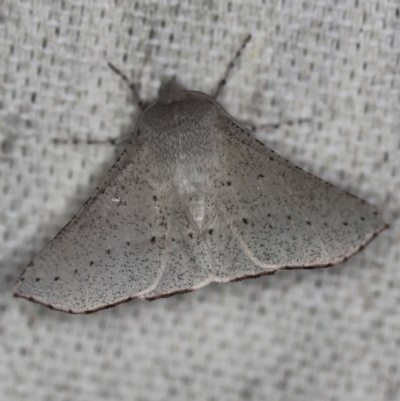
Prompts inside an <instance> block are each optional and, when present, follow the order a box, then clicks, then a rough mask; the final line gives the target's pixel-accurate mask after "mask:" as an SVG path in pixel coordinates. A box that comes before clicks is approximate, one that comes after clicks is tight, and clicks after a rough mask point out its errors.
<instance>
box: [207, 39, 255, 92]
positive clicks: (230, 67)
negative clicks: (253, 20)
mask: <svg viewBox="0 0 400 401" xmlns="http://www.w3.org/2000/svg"><path fill="white" fill-rule="evenodd" d="M250 39H251V34H248V35H247V36H246V38H245V39H244V41H243V43H242V44H241V46H240V47H239V49H238V50H237V52H236V54H235V56H234V57H233V58H232V60H231V61H230V63H229V64H228V67H227V68H226V70H225V74H224V75H223V77H222V78H221V80H220V81H219V82H218V85H217V88H216V90H215V91H214V94H213V95H212V97H213V98H214V99H217V97H218V96H219V94H220V93H221V91H222V89H223V88H224V86H225V85H226V81H227V79H228V75H229V73H230V72H231V70H232V68H233V67H234V66H235V63H236V61H237V60H238V58H239V57H240V56H241V54H242V51H243V49H244V48H245V47H246V45H247V43H248V42H249V41H250Z"/></svg>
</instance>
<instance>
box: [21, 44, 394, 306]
mask: <svg viewBox="0 0 400 401" xmlns="http://www.w3.org/2000/svg"><path fill="white" fill-rule="evenodd" d="M249 39H250V37H248V38H246V40H245V42H244V43H243V45H242V47H241V48H240V50H239V51H238V52H237V54H236V55H235V58H234V59H233V61H232V62H231V63H230V65H229V67H228V68H227V70H226V73H225V76H224V79H222V80H221V81H220V83H219V85H218V86H217V89H216V90H215V91H214V94H213V95H212V96H209V95H207V94H205V93H202V92H197V91H191V90H186V89H184V88H183V87H181V86H180V85H179V84H177V83H176V82H175V81H169V82H168V83H166V84H165V85H163V86H162V87H161V89H160V92H159V97H158V99H157V100H155V101H154V102H153V103H151V104H148V105H146V104H144V103H143V102H141V101H140V98H139V97H138V96H137V90H136V88H135V86H134V85H131V89H132V91H133V93H134V95H135V96H136V100H137V103H138V105H139V106H140V107H141V108H142V110H143V111H142V114H141V116H140V118H139V120H138V121H137V124H136V128H135V130H134V133H133V136H132V139H131V141H130V143H129V144H128V145H127V147H126V149H125V151H124V152H123V153H122V155H121V156H120V158H119V159H118V160H117V162H116V163H115V165H114V166H113V167H112V168H111V170H110V171H109V172H108V174H107V175H106V177H105V178H104V180H103V182H102V183H101V184H100V185H99V187H98V188H97V189H96V190H95V192H94V193H93V195H92V196H91V197H90V198H89V200H88V201H87V202H86V203H85V204H84V206H83V207H82V209H81V210H80V211H79V212H78V214H77V215H76V216H75V217H74V218H73V219H72V220H71V221H70V222H69V223H68V224H67V225H66V226H65V227H64V228H63V229H62V230H61V232H60V233H59V234H58V235H57V236H56V237H55V238H54V239H53V240H52V241H51V242H50V243H49V245H48V246H47V247H46V248H45V249H44V250H43V251H42V252H41V253H40V254H39V255H38V256H36V258H34V260H33V261H32V262H31V263H30V264H29V265H28V267H27V268H26V269H25V271H24V272H23V273H22V274H21V276H20V278H19V279H18V281H17V283H16V285H15V288H14V295H15V296H17V297H23V298H26V299H28V300H30V301H33V302H38V303H40V304H43V305H45V306H48V307H49V308H52V309H56V310H60V311H64V312H68V313H91V312H95V311H98V310H101V309H105V308H109V307H112V306H115V305H117V304H119V303H122V302H126V301H129V300H131V299H134V298H144V299H148V300H155V299H158V298H161V297H168V296H171V295H174V294H182V293H185V292H189V291H193V290H196V289H198V288H201V287H204V286H205V285H207V284H209V283H211V282H214V281H215V282H230V281H238V280H243V279H246V278H254V277H259V276H262V275H266V274H272V273H275V272H277V271H278V270H281V269H300V268H317V267H329V266H333V265H336V264H338V263H341V262H344V261H345V260H347V259H348V258H349V257H350V256H352V255H354V254H355V253H357V252H359V251H360V250H361V249H362V248H363V247H364V246H365V245H366V244H367V243H368V242H369V241H371V240H372V239H373V238H374V237H375V236H376V235H377V234H378V233H379V232H381V231H382V230H383V229H385V228H386V227H387V223H386V222H385V221H384V219H383V217H382V216H381V214H380V213H379V212H378V210H377V209H376V208H375V207H374V206H372V205H370V204H369V203H367V202H366V201H364V200H362V199H359V198H357V197H355V196H353V195H351V194H349V193H347V192H345V191H343V190H341V189H339V188H337V187H335V186H333V185H331V184H329V183H327V182H325V181H323V180H321V179H319V178H317V177H315V176H313V175H311V174H310V173H308V172H306V171H304V170H302V169H301V168H299V167H297V166H296V165H294V164H292V163H291V162H289V161H288V160H286V159H284V158H283V157H281V156H279V155H278V154H277V153H275V152H274V151H273V150H271V149H269V148H268V147H266V146H265V145H264V144H262V143H261V142H259V141H258V140H257V139H255V138H254V137H253V136H252V135H251V134H250V133H248V132H247V131H246V130H245V129H244V128H242V126H241V125H240V124H239V123H238V122H237V121H236V120H235V119H234V118H233V117H232V116H231V115H230V114H228V112H227V111H226V110H225V109H224V108H223V107H222V106H221V105H220V104H219V103H218V102H217V100H216V98H217V96H218V94H219V93H220V91H221V88H222V87H223V86H224V83H225V78H226V76H227V74H228V73H229V71H230V69H231V68H232V67H233V65H234V61H235V60H236V59H237V58H238V57H239V55H240V52H241V51H242V49H243V48H244V45H245V44H246V43H247V42H248V40H249ZM112 68H113V69H115V67H112ZM119 74H120V75H121V76H122V78H123V79H125V80H126V81H127V78H126V77H125V76H124V75H123V74H122V73H119Z"/></svg>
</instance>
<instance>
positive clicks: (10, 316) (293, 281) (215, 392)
mask: <svg viewBox="0 0 400 401" xmlns="http://www.w3.org/2000/svg"><path fill="white" fill-rule="evenodd" d="M248 33H251V34H252V40H251V41H250V43H249V44H248V46H247V47H246V49H245V50H244V52H243V55H242V57H241V58H240V59H239V60H238V62H237V64H236V66H235V68H234V69H233V71H232V73H231V74H230V77H229V80H228V82H227V85H226V87H225V88H224V91H223V93H222V96H221V98H220V102H221V103H222V104H223V106H224V107H226V109H227V110H228V112H230V113H231V114H232V115H233V116H234V117H235V118H236V119H238V120H239V121H243V122H248V123H251V124H254V125H256V126H262V125H263V124H268V123H272V124H277V125H278V126H277V128H276V129H268V130H265V129H260V130H258V131H257V132H256V135H257V137H258V138H260V139H261V140H263V141H264V142H265V143H266V144H267V145H268V146H270V147H271V148H273V149H274V150H275V151H277V152H278V153H280V154H282V155H283V156H285V157H287V158H288V159H290V160H291V161H293V162H294V163H296V164H298V165H299V166H301V167H302V168H304V169H306V170H308V171H310V172H312V173H314V174H316V175H318V176H319V177H321V178H323V179H325V180H327V181H330V182H331V183H333V184H335V185H338V186H340V187H342V188H344V189H346V190H348V191H350V192H352V193H354V194H355V195H357V196H359V197H361V198H364V199H366V200H368V201H369V202H371V203H373V204H375V205H376V206H377V207H378V208H379V209H380V210H382V211H383V213H384V215H385V217H386V219H387V220H388V221H389V222H390V224H391V227H390V229H388V230H386V231H385V232H383V233H382V234H381V235H379V236H378V237H377V238H376V239H375V240H374V241H373V242H371V243H370V244H369V245H368V246H367V247H366V248H365V249H364V250H363V251H362V252H361V253H359V254H358V255H356V256H354V257H353V258H351V259H350V260H349V261H348V262H346V263H345V264H343V265H341V266H337V267H334V268H331V269H321V270H314V271H288V272H281V273H279V274H277V275H275V276H270V277H262V278H259V279H256V280H246V281H242V282H238V283H232V284H211V285H209V286H207V287H205V288H203V289H201V290H198V291H196V292H193V293H191V294H186V295H179V296H175V297H172V298H168V299H161V300H158V301H155V302H146V301H140V300H139V301H132V302H129V303H127V304H123V305H120V306H118V307H115V308H112V309H109V310H106V311H102V312H98V313H96V314H93V315H88V316H81V315H79V316H73V315H67V314H63V313H60V312H55V311H51V310H49V309H47V308H45V307H42V306H40V305H36V304H32V303H30V302H27V301H25V300H22V299H15V298H13V297H12V286H13V283H14V282H15V280H16V279H17V277H18V275H19V274H20V273H21V271H22V270H23V268H24V267H25V266H26V265H27V263H29V261H30V260H31V259H32V257H34V256H35V255H36V254H37V253H38V252H39V251H40V250H41V249H42V248H43V247H44V246H45V245H46V244H47V243H48V242H49V241H50V240H51V238H53V237H54V235H56V234H57V232H58V231H59V230H60V229H61V228H62V227H63V226H64V224H66V223H67V222H68V221H69V219H70V218H71V217H72V216H73V215H74V214H75V213H76V212H77V211H78V210H79V208H80V206H81V205H82V204H83V203H84V201H85V200H86V199H87V198H88V197H89V196H90V194H91V192H92V191H93V190H94V188H95V187H96V186H97V185H98V184H99V182H100V181H101V179H102V177H103V176H104V174H105V173H106V172H107V170H108V169H109V168H110V167H111V166H112V164H113V162H114V161H115V159H116V157H117V154H118V152H120V151H121V149H120V147H116V146H113V145H111V144H110V143H109V142H107V139H110V138H119V137H121V136H122V135H124V134H126V133H128V132H129V130H130V129H131V128H132V125H133V123H134V118H135V116H136V114H135V108H134V106H133V104H132V102H131V98H130V92H129V89H128V88H127V86H126V84H124V83H123V82H121V79H120V78H119V77H118V76H117V75H115V74H114V73H113V72H112V71H111V70H110V69H109V68H108V67H107V62H108V61H111V62H113V63H114V64H115V65H117V66H119V67H120V68H121V69H122V70H123V71H124V72H126V74H127V75H128V76H129V78H130V79H132V80H133V81H135V82H137V83H139V84H140V93H141V95H142V97H143V98H144V99H147V100H151V99H154V97H155V96H156V95H157V90H158V88H159V86H160V83H161V82H162V80H163V79H165V78H168V77H172V76H176V77H177V78H178V79H179V81H180V82H181V83H182V84H183V85H185V86H186V87H187V88H192V89H197V90H201V91H203V92H206V93H210V91H212V89H213V88H215V85H216V83H217V82H218V80H219V79H220V78H221V77H222V75H223V73H224V71H225V69H226V67H227V65H228V63H229V61H230V59H231V58H232V56H233V55H234V54H235V52H236V50H237V49H238V47H239V46H240V44H241V42H242V41H243V39H244V37H245V36H246V35H247V34H248ZM399 71H400V3H399V1H398V0H371V1H361V0H360V1H358V0H314V1H311V0H292V1H285V0H272V1H261V0H246V1H237V0H233V1H225V0H223V1H212V0H209V1H195V0H182V1H163V2H161V1H143V0H138V1H134V2H133V1H127V0H115V1H111V0H98V1H94V0H93V1H84V0H75V1H51V0H30V1H24V0H2V1H0V93H1V95H0V196H1V201H0V204H1V207H0V394H1V396H0V398H1V399H2V400H7V401H14V400H28V399H32V400H74V401H81V400H82V401H89V400H96V401H101V400H138V401H145V400H146V401H158V400H160V401H161V400H169V399H173V400H182V401H186V400H189V399H190V400H193V401H195V400H209V401H211V400H215V401H221V400H229V401H235V400H274V401H284V400H296V401H311V400H318V401H320V400H329V401H334V400H352V401H358V400H359V401H369V400H371V401H377V400H379V401H389V400H393V401H394V400H399V399H400V358H399V355H400V298H399V288H400V251H399V249H400V247H399V243H400V223H399V216H400V202H399V193H400V75H399V74H400V73H399ZM300 119H310V122H307V123H300V122H298V121H299V120H300ZM290 121H292V122H293V123H292V124H287V122H290ZM55 139H58V140H59V141H64V142H63V143H55ZM90 140H91V141H101V140H105V143H104V144H98V143H97V144H95V143H90V142H89V141H90Z"/></svg>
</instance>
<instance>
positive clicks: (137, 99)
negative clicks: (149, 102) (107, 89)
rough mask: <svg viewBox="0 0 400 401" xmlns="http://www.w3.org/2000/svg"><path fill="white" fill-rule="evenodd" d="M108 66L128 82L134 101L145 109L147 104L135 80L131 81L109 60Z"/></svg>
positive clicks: (141, 108)
mask: <svg viewBox="0 0 400 401" xmlns="http://www.w3.org/2000/svg"><path fill="white" fill-rule="evenodd" d="M108 66H109V67H110V68H111V70H112V71H114V72H115V73H116V74H117V75H118V76H119V77H121V78H122V79H123V80H124V81H125V82H126V83H127V84H128V86H129V89H130V90H131V92H132V97H133V101H134V102H135V103H136V104H137V105H138V106H139V108H140V110H142V111H143V110H144V108H145V104H144V102H143V101H142V99H141V98H140V95H139V92H138V89H137V87H136V85H135V84H134V83H133V82H131V81H130V80H129V79H128V77H127V76H126V75H125V74H124V73H123V72H122V71H121V70H120V69H119V68H117V67H115V65H113V64H111V63H110V62H108Z"/></svg>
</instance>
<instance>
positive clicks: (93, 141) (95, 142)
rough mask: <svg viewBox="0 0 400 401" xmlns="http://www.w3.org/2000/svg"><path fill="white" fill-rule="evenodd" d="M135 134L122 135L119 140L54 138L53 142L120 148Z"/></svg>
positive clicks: (57, 143)
mask: <svg viewBox="0 0 400 401" xmlns="http://www.w3.org/2000/svg"><path fill="white" fill-rule="evenodd" d="M132 135H133V133H132V132H130V133H129V134H124V135H121V136H120V137H118V138H105V139H78V138H73V139H62V138H53V139H51V142H52V143H54V144H55V145H60V144H62V145H82V144H83V145H113V146H119V145H121V144H125V143H126V142H128V141H129V140H130V139H131V138H132Z"/></svg>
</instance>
